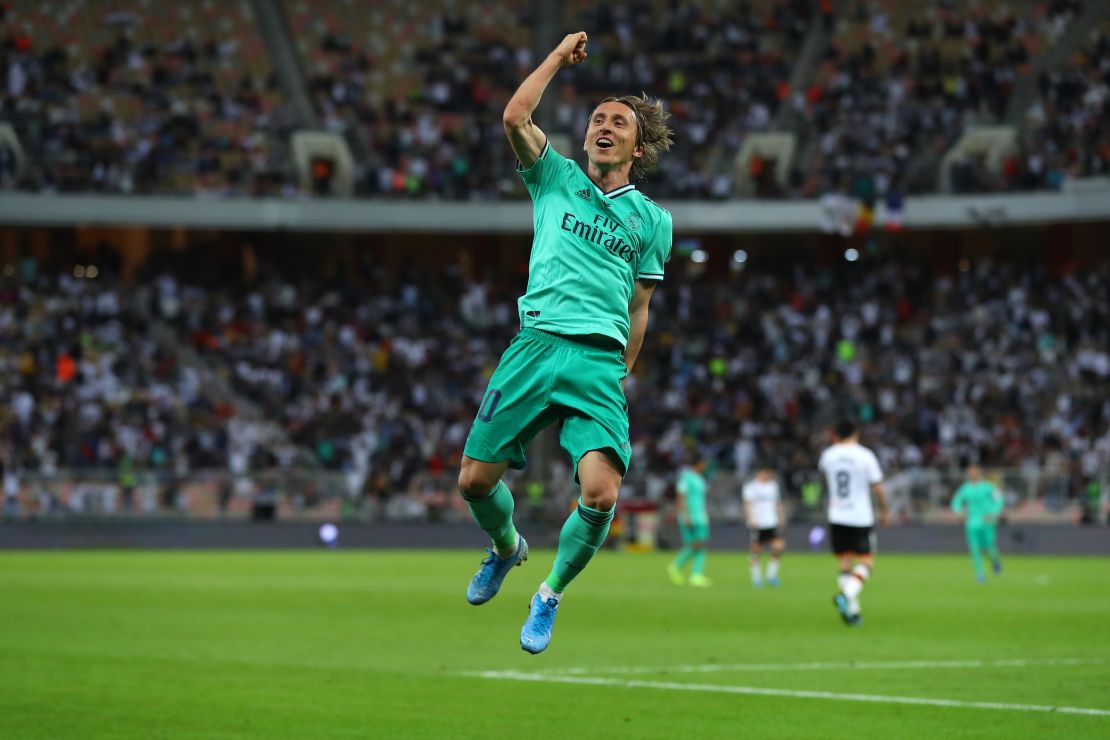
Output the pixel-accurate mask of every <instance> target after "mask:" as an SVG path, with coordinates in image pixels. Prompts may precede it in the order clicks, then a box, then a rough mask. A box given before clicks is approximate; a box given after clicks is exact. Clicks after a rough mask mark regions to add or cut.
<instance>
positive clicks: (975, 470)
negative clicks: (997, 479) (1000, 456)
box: [967, 465, 983, 481]
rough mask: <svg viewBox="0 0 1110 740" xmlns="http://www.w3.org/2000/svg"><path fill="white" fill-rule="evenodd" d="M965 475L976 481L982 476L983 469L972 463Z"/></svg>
mask: <svg viewBox="0 0 1110 740" xmlns="http://www.w3.org/2000/svg"><path fill="white" fill-rule="evenodd" d="M967 477H968V478H970V479H971V480H976V481H977V480H979V479H980V478H982V477H983V470H982V469H981V468H980V467H979V466H978V465H972V466H971V467H970V468H968V469H967Z"/></svg>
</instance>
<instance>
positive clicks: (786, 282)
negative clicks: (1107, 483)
mask: <svg viewBox="0 0 1110 740" xmlns="http://www.w3.org/2000/svg"><path fill="white" fill-rule="evenodd" d="M672 264H673V266H674V267H673V270H672V272H671V273H670V274H669V276H668V280H667V281H666V282H664V283H663V284H662V285H661V286H660V287H659V288H658V289H657V291H656V297H655V299H654V301H653V305H652V324H651V327H650V330H649V341H647V342H646V344H645V347H644V350H643V352H642V354H641V358H640V362H639V365H638V367H637V371H636V373H635V375H634V376H633V377H632V378H631V379H630V381H629V383H628V386H627V388H626V392H627V395H628V397H629V407H630V413H631V427H632V443H633V452H634V467H633V471H632V474H631V478H630V483H632V484H633V485H635V486H638V487H639V488H638V489H637V490H638V493H639V494H640V495H649V496H654V495H661V490H662V489H665V488H666V486H667V481H669V480H670V479H671V477H672V476H673V473H674V470H675V469H676V467H677V466H678V465H680V464H681V462H682V460H683V459H684V458H685V456H686V455H687V453H688V452H689V450H690V448H691V446H692V445H697V446H698V447H699V448H700V449H701V450H702V451H703V452H705V453H707V454H708V455H709V456H710V457H711V458H712V459H713V460H714V461H715V464H716V465H718V466H720V467H721V468H723V469H725V470H731V471H734V472H735V473H736V474H737V475H739V476H744V475H746V474H748V473H749V472H750V471H751V470H752V469H753V466H754V465H756V464H757V463H758V462H765V463H769V464H772V465H773V466H774V467H775V468H776V470H778V471H780V472H781V473H782V475H783V476H784V478H785V480H786V481H787V483H788V489H787V490H788V491H790V492H791V493H793V494H796V493H797V491H798V489H799V487H800V486H801V485H802V483H803V482H804V481H805V480H807V479H808V478H810V477H811V476H812V473H813V465H814V459H815V458H814V456H815V454H816V452H817V451H819V449H820V448H821V446H822V444H823V443H824V442H825V440H826V437H825V429H826V428H827V425H828V424H829V423H830V422H832V421H833V420H835V419H836V418H837V417H839V416H850V417H853V418H856V419H858V420H859V421H860V422H861V423H862V424H863V426H864V428H865V429H866V430H867V431H866V434H865V441H867V442H868V443H869V444H871V445H872V446H873V447H874V448H875V449H876V451H877V453H878V454H879V456H880V459H881V460H882V462H883V464H884V466H886V467H887V468H888V469H889V470H892V471H894V470H899V469H909V468H913V467H916V466H922V465H927V466H931V467H934V468H943V469H955V468H959V467H961V466H964V465H966V464H968V463H969V462H971V461H977V462H980V463H982V464H984V465H987V466H991V467H1007V468H1013V469H1034V468H1038V467H1039V468H1042V469H1045V470H1051V471H1054V472H1056V473H1059V474H1060V475H1064V476H1068V477H1070V479H1071V481H1072V482H1071V483H1070V484H1069V485H1070V486H1071V490H1072V491H1073V492H1074V491H1078V490H1080V488H1081V487H1082V486H1083V485H1084V481H1087V480H1090V479H1092V478H1094V477H1095V476H1096V474H1097V473H1098V472H1099V471H1100V470H1106V469H1107V468H1108V467H1110V402H1107V400H1106V399H1107V398H1110V353H1108V352H1107V349H1106V348H1107V347H1108V346H1110V336H1107V332H1108V329H1107V327H1108V326H1110V321H1108V319H1110V287H1108V286H1110V274H1108V273H1107V270H1106V269H1105V268H1103V269H1101V270H1099V271H1095V272H1090V273H1085V274H1064V275H1056V274H1051V273H1049V272H1046V271H1045V270H1043V269H1026V268H1025V267H1021V268H1020V269H1019V268H1018V266H1017V265H1015V264H1010V263H1005V262H1002V263H992V262H990V261H987V260H983V261H978V262H976V264H974V265H970V264H968V265H964V266H963V267H962V268H961V271H957V272H954V273H953V274H947V273H944V272H940V271H935V270H934V269H933V268H931V267H929V266H927V265H919V264H913V263H910V264H906V263H898V262H893V261H892V262H886V261H882V260H879V259H877V258H876V259H874V260H872V261H871V262H867V261H864V262H861V263H854V264H849V263H845V264H844V265H842V266H840V267H806V266H802V265H798V266H796V267H793V268H792V269H790V270H783V269H777V268H776V269H766V268H765V269H760V268H759V267H758V266H753V265H750V264H746V263H743V262H739V261H734V265H735V269H731V270H728V271H727V272H725V273H724V274H721V272H720V271H718V272H716V273H710V272H703V271H702V269H703V268H702V267H701V266H699V265H698V264H697V263H694V262H690V261H688V260H686V259H678V260H675V261H673V262H672ZM264 274H266V275H267V277H265V278H263V279H260V280H259V281H258V282H256V283H255V284H253V285H252V286H251V287H249V288H233V287H231V286H230V285H226V284H206V285H197V284H193V285H188V284H182V283H179V282H178V281H176V280H174V279H172V278H169V277H167V276H163V277H161V278H160V279H158V280H157V281H155V282H154V283H153V286H154V287H152V288H151V289H150V290H148V291H146V292H145V293H142V294H141V295H138V296H136V297H135V298H134V299H133V300H132V301H131V302H132V303H135V304H140V303H144V304H145V305H146V306H147V307H148V308H146V309H144V311H143V312H142V315H144V316H150V317H153V319H154V320H157V321H159V322H163V323H164V324H165V325H166V326H167V327H171V328H172V330H173V332H174V335H173V336H174V337H175V339H174V340H173V341H174V343H175V344H177V345H179V346H181V347H186V346H187V347H189V348H191V349H192V351H194V352H195V353H196V357H195V358H194V362H197V363H199V364H201V365H204V366H206V367H215V368H218V372H219V374H220V375H222V376H223V377H225V378H227V380H228V381H229V383H230V385H231V386H232V388H233V389H234V390H235V391H236V392H237V393H239V394H241V396H242V397H243V398H245V399H247V400H248V401H249V402H250V403H252V404H254V405H256V406H257V407H258V408H259V409H260V411H261V413H262V415H263V416H264V417H265V418H267V419H268V420H269V421H271V422H273V423H274V424H275V425H276V426H278V427H280V428H281V429H282V430H284V432H285V434H286V435H287V437H288V439H289V440H290V442H291V443H292V444H295V445H297V446H299V447H300V448H301V449H303V450H307V451H310V453H311V458H312V459H313V461H314V464H315V465H317V466H319V467H320V468H321V469H323V470H330V471H336V472H341V473H344V474H346V475H347V476H349V480H350V486H351V487H352V490H355V491H360V492H362V493H364V494H366V495H368V496H371V497H378V498H381V499H383V500H384V499H387V498H388V497H389V495H390V494H391V493H393V492H399V491H406V490H412V489H413V487H414V486H417V487H419V486H422V485H425V484H427V483H428V481H429V480H431V481H432V482H433V484H434V485H433V487H435V488H437V490H441V491H448V492H449V491H450V490H452V489H453V483H454V471H455V470H456V469H457V466H458V463H459V460H460V455H461V450H462V446H463V443H464V441H465V436H466V433H467V431H468V429H469V425H470V422H471V420H472V418H473V415H474V411H475V409H476V408H477V406H478V404H479V402H480V399H481V394H482V393H483V391H484V388H485V383H486V380H487V379H488V377H489V374H490V373H491V372H492V369H493V367H494V366H495V364H496V362H497V359H498V357H499V355H500V352H501V351H502V350H503V349H504V347H505V345H506V343H507V341H508V339H509V338H510V337H511V336H512V335H513V333H514V332H515V330H516V326H517V315H516V309H515V303H514V301H515V297H516V295H517V293H518V287H519V286H515V285H513V284H512V282H513V281H512V278H511V277H509V276H508V275H507V274H491V275H490V276H488V277H486V278H484V279H471V278H468V277H466V276H464V275H463V273H462V271H461V270H460V269H459V268H458V267H450V268H445V269H443V270H440V271H437V272H435V273H434V274H431V275H428V274H424V273H417V272H415V271H406V270H397V269H388V268H383V267H381V266H372V267H367V268H366V269H364V270H363V271H362V273H361V274H349V275H347V276H346V277H345V278H343V279H342V280H330V281H323V280H319V279H305V278H296V279H294V278H291V277H288V276H285V277H283V276H282V275H281V274H279V273H278V272H275V271H264ZM37 284H38V285H40V286H41V285H44V284H45V283H44V281H43V280H42V279H40V281H39V282H38V283H37ZM93 284H94V283H93V282H90V281H87V280H86V281H74V280H71V279H69V278H61V279H59V280H58V286H59V287H58V288H57V289H55V290H53V291H49V292H41V290H42V289H41V288H39V289H35V290H32V288H31V287H29V286H26V285H17V284H13V283H11V282H9V283H8V287H7V289H6V290H5V305H6V306H7V311H6V314H5V316H6V320H5V323H4V331H5V337H6V342H5V344H6V345H7V347H8V348H9V351H8V352H7V353H6V356H7V358H8V362H9V363H10V364H11V365H12V367H16V368H22V369H21V370H19V371H18V372H14V373H9V374H7V375H6V376H5V377H6V378H8V382H11V383H16V385H15V386H13V387H12V388H11V389H8V390H10V392H11V393H12V397H13V398H14V399H15V402H13V404H12V406H11V409H10V411H9V414H10V415H11V416H10V418H9V419H8V422H7V425H6V427H7V428H9V429H11V430H13V432H12V437H13V439H15V440H16V441H17V444H18V445H20V449H22V450H25V451H26V450H31V451H34V450H42V449H53V450H57V452H56V457H57V463H56V464H59V465H89V466H92V465H114V464H116V462H117V461H118V460H117V456H118V454H119V450H120V449H126V447H127V445H128V444H132V445H138V448H137V450H138V451H137V452H136V455H135V457H136V458H137V459H138V458H142V459H143V460H148V461H150V460H153V461H155V462H156V463H157V464H169V462H168V459H172V458H174V457H175V456H184V457H185V458H186V459H187V463H188V465H189V466H190V467H193V468H196V467H203V466H205V465H211V466H217V467H227V466H229V465H232V461H231V460H230V458H229V456H228V455H227V454H226V453H225V452H224V447H225V446H226V445H227V444H228V436H227V435H228V430H229V424H230V423H231V422H230V420H229V418H228V417H229V414H230V410H229V409H228V408H227V407H225V406H221V405H220V404H219V403H218V402H215V401H214V400H213V399H212V398H211V397H210V396H209V395H208V393H207V392H206V386H205V385H204V384H201V383H198V381H197V379H196V376H195V374H194V371H192V370H190V368H189V367H188V366H187V365H186V364H184V363H183V362H182V361H181V359H180V358H179V357H176V356H174V355H172V354H166V353H165V351H164V350H160V349H158V348H157V347H155V346H154V345H153V344H152V343H151V340H150V339H148V338H146V337H147V332H145V331H144V330H142V324H141V323H139V321H140V320H139V319H137V318H135V317H136V316H137V315H139V314H138V313H136V312H134V311H132V310H131V309H130V308H129V307H128V305H125V304H124V303H123V299H122V298H121V296H120V294H119V293H117V292H116V291H115V290H114V289H108V290H104V291H100V292H92V287H91V286H92V285H93ZM36 291H38V292H36ZM72 327H80V328H81V330H82V331H83V332H84V333H82V334H78V335H77V336H78V337H81V339H80V341H75V342H72V343H71V342H67V341H63V340H62V339H60V338H59V332H65V331H67V328H72ZM71 333H72V332H69V333H67V334H66V336H69V335H70V334H71ZM680 338H681V341H679V339H680ZM70 344H73V345H74V346H72V347H70ZM182 351H184V350H182ZM67 353H68V354H67ZM74 355H76V356H75V357H73V356H74ZM67 356H71V357H73V360H74V362H75V363H76V365H77V368H78V370H77V372H80V373H83V374H84V376H83V377H84V378H85V381H84V382H82V383H71V384H69V385H67V384H66V383H65V382H63V381H62V380H61V377H62V376H61V375H60V373H61V372H62V370H61V369H60V368H61V367H63V360H64V358H65V357H67ZM69 429H73V430H78V431H80V432H82V434H78V435H74V436H73V437H72V440H73V442H72V445H71V446H70V447H65V445H64V444H63V441H62V440H63V437H62V436H61V435H62V433H63V432H64V431H65V430H69ZM96 430H99V431H96ZM36 435H37V436H36ZM40 437H41V439H39V438H40ZM66 439H69V437H66ZM128 440H130V442H128ZM232 448H234V446H232ZM156 450H162V451H156ZM268 452H269V450H267V449H266V448H265V447H262V448H261V449H260V451H259V455H258V456H256V457H255V458H254V459H253V460H252V461H251V462H252V466H254V467H258V466H266V465H273V464H279V465H280V464H290V462H291V460H292V456H291V455H290V454H288V453H286V454H284V455H276V456H275V455H272V454H268ZM556 457H558V456H556ZM241 469H242V467H240V470H241ZM532 472H533V474H534V475H535V476H536V477H538V478H545V477H549V476H550V477H552V478H559V477H560V476H562V477H565V476H566V474H567V471H566V470H565V466H564V469H562V470H561V471H560V470H556V471H548V470H538V471H537V470H533V471H532Z"/></svg>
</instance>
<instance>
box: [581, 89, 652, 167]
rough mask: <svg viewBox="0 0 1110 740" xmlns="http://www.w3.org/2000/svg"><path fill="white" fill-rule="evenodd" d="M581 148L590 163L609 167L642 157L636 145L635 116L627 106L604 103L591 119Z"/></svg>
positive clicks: (595, 110) (639, 148)
mask: <svg viewBox="0 0 1110 740" xmlns="http://www.w3.org/2000/svg"><path fill="white" fill-rule="evenodd" d="M582 149H584V150H585V152H586V154H587V155H588V156H589V158H590V161H591V162H594V163H596V164H599V165H607V166H610V167H612V166H619V165H622V164H625V163H626V162H631V161H632V160H633V159H635V158H636V157H639V156H640V155H641V154H642V153H643V149H642V148H641V147H637V146H636V114H635V113H633V112H632V109H631V108H629V107H628V106H627V105H625V104H624V103H617V102H613V101H609V102H608V103H602V104H601V105H599V106H598V107H597V108H596V109H594V112H593V114H592V115H591V116H590V123H589V125H587V126H586V141H585V143H584V144H583V145H582Z"/></svg>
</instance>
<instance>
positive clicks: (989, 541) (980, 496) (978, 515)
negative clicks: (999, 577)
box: [952, 465, 1003, 583]
mask: <svg viewBox="0 0 1110 740" xmlns="http://www.w3.org/2000/svg"><path fill="white" fill-rule="evenodd" d="M1002 507H1003V500H1002V493H1001V492H1000V491H999V490H998V489H997V488H995V486H994V484H993V483H991V482H990V481H988V480H983V471H982V469H980V468H979V466H978V465H972V466H970V467H969V468H968V469H967V480H966V481H964V482H963V484H962V485H960V487H959V488H957V489H956V495H955V496H953V497H952V511H954V512H956V514H958V515H960V516H962V517H964V522H965V526H966V530H967V549H968V550H969V551H970V552H971V564H972V565H973V566H974V567H975V578H976V580H978V581H979V582H980V583H982V582H983V581H984V580H986V577H987V576H986V570H985V569H984V567H983V553H984V552H986V553H987V557H989V558H990V559H991V565H992V566H993V567H994V572H995V573H996V574H998V573H1001V572H1002V560H1001V559H999V557H998V544H997V543H998V539H997V536H996V533H995V528H996V526H997V524H998V515H999V514H1000V513H1001V512H1002Z"/></svg>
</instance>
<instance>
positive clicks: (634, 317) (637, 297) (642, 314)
mask: <svg viewBox="0 0 1110 740" xmlns="http://www.w3.org/2000/svg"><path fill="white" fill-rule="evenodd" d="M654 290H655V281H653V280H637V281H636V288H635V289H634V290H633V291H632V300H631V301H629V303H628V323H629V327H628V345H627V346H626V347H625V350H624V364H625V365H626V366H627V367H628V372H629V374H631V373H632V367H633V366H634V365H635V364H636V357H637V355H639V354H640V347H642V346H643V344H644V332H645V331H647V324H648V304H649V303H651V294H652V292H653V291H654Z"/></svg>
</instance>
